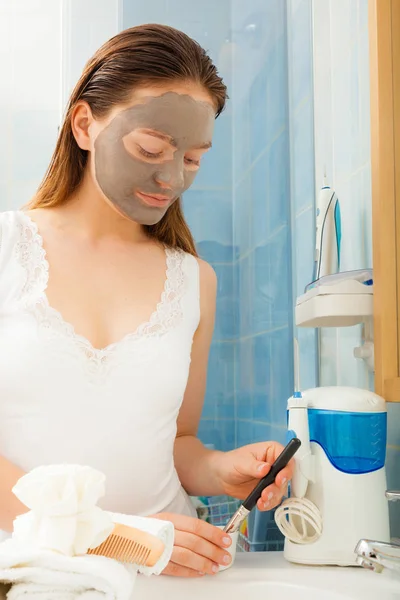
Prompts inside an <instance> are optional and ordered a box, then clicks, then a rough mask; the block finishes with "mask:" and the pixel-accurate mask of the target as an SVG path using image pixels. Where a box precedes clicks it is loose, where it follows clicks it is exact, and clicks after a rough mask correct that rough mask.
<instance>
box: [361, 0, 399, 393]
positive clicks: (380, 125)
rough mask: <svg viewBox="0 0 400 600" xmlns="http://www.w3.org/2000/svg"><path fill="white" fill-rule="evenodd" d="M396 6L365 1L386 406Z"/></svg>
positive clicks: (393, 333)
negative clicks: (367, 9)
mask: <svg viewBox="0 0 400 600" xmlns="http://www.w3.org/2000/svg"><path fill="white" fill-rule="evenodd" d="M399 5H400V0H370V1H369V28H370V33H369V39H370V88H371V169H372V223H373V225H372V230H373V231H372V236H373V262H374V341H375V389H376V392H377V393H378V394H380V395H382V396H383V397H385V398H386V399H387V400H388V401H397V400H398V401H400V386H399V385H397V384H398V383H400V379H399V374H400V356H399V354H400V353H399V348H400V345H399V333H398V329H399V328H398V325H397V323H398V320H399V319H398V314H400V311H399V309H400V307H399V304H398V302H399V301H398V285H400V278H399V277H398V273H397V251H398V248H397V243H396V228H397V227H399V224H398V223H397V224H396V186H395V158H396V157H395V126H394V86H395V85H396V86H397V85H398V81H397V78H396V81H394V79H393V67H394V64H393V50H394V48H396V47H397V45H396V46H395V47H394V46H393V42H394V38H397V37H398V32H399V31H400V30H399V29H397V33H396V35H393V32H394V29H395V24H392V18H393V16H394V17H395V18H397V17H398V15H397V11H398V10H400V6H399ZM392 26H393V30H392ZM395 43H396V44H397V39H396V40H395ZM399 289H400V288H399ZM397 380H398V381H397Z"/></svg>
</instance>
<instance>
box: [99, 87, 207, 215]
mask: <svg viewBox="0 0 400 600" xmlns="http://www.w3.org/2000/svg"><path fill="white" fill-rule="evenodd" d="M214 121H215V112H214V110H213V107H212V106H211V104H209V103H207V102H199V101H197V100H195V99H194V98H192V97H191V96H187V95H183V94H176V93H174V92H168V93H166V94H163V95H162V96H156V97H151V98H146V99H145V100H144V103H143V104H136V105H135V106H132V107H131V108H128V109H127V110H123V111H122V112H120V113H119V114H118V115H117V116H116V117H114V119H113V120H112V121H111V122H110V123H109V124H108V125H107V126H106V127H105V129H103V131H102V132H101V133H100V134H99V135H98V136H97V138H96V140H95V144H94V149H95V157H94V162H95V175H96V180H97V183H98V185H99V187H100V189H101V190H102V192H103V194H104V195H105V196H106V197H107V198H108V200H109V201H110V202H112V203H113V204H114V205H115V206H116V207H117V208H118V210H119V211H120V212H121V213H123V214H124V215H125V216H126V217H127V218H129V219H131V220H132V221H135V222H136V223H139V224H141V225H154V224H156V223H158V222H159V221H160V220H161V219H162V218H163V216H164V215H165V213H166V212H167V210H168V208H169V207H170V206H171V204H172V203H173V202H175V201H176V200H177V199H178V198H179V196H180V195H181V194H182V193H183V192H184V191H185V190H187V189H188V188H189V187H190V186H191V184H192V183H193V180H194V178H195V176H196V173H197V170H198V163H199V160H200V158H201V154H202V152H204V149H205V148H207V147H209V146H210V143H211V138H212V134H213V130H214Z"/></svg>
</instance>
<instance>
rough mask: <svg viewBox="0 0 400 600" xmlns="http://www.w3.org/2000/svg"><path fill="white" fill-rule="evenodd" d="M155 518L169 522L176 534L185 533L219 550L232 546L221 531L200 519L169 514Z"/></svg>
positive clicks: (228, 538) (230, 541) (229, 539)
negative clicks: (203, 540)
mask: <svg viewBox="0 0 400 600" xmlns="http://www.w3.org/2000/svg"><path fill="white" fill-rule="evenodd" d="M157 518H159V519H163V520H165V521H171V523H173V524H174V526H175V532H176V533H177V532H178V531H186V532H187V533H191V534H194V535H195V536H198V537H200V538H203V539H205V540H208V541H209V542H211V543H213V544H215V545H216V546H220V547H221V548H228V547H229V546H230V545H231V544H232V540H231V538H230V537H229V536H228V535H227V534H226V533H224V532H223V531H222V530H221V529H218V527H215V526H214V525H211V524H210V523H206V522H205V521H201V520H200V519H195V518H193V517H186V516H184V515H176V514H171V513H161V514H159V515H157Z"/></svg>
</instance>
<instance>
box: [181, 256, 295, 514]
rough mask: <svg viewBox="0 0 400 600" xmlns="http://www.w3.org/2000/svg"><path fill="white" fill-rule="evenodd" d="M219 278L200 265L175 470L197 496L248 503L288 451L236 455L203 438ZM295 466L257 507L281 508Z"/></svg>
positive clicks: (249, 449)
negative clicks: (200, 428) (196, 320)
mask: <svg viewBox="0 0 400 600" xmlns="http://www.w3.org/2000/svg"><path fill="white" fill-rule="evenodd" d="M216 290H217V279H216V275H215V273H214V271H213V269H212V268H211V267H210V266H209V265H208V264H207V263H204V262H202V261H200V309H201V317H200V324H199V327H198V329H197V331H196V334H195V337H194V340H193V346H192V361H191V367H190V373H189V379H188V384H187V387H186V392H185V396H184V400H183V403H182V407H181V410H180V412H179V417H178V431H177V438H176V441H175V453H174V454H175V466H176V470H177V472H178V475H179V478H180V480H181V483H182V485H183V487H184V488H185V489H186V491H187V492H188V493H189V494H190V495H192V496H219V495H222V494H228V495H230V496H233V497H235V498H240V499H244V498H246V497H247V495H248V494H249V493H250V492H251V491H252V490H253V488H254V487H255V485H256V484H257V482H258V480H259V479H261V478H262V477H264V476H265V475H266V474H267V473H268V471H269V470H270V468H271V465H272V464H273V462H274V461H275V460H276V458H277V457H278V456H279V454H280V453H281V452H282V450H283V446H282V445H281V444H279V443H277V442H273V441H265V442H260V443H257V444H251V445H249V446H244V447H242V448H238V449H236V450H232V451H231V452H217V451H214V450H207V448H205V447H204V446H203V444H202V443H201V442H200V440H198V439H197V430H198V426H199V421H200V417H201V412H202V409H203V401H204V394H205V389H206V379H207V363H208V354H209V349H210V344H211V339H212V335H213V330H214V321H215V304H216ZM293 466H294V461H293V459H292V460H291V461H290V463H289V465H288V466H287V467H286V468H285V469H283V470H282V471H281V472H280V473H279V474H278V475H277V477H276V479H275V482H274V483H273V484H271V485H269V486H268V487H267V488H266V489H265V490H264V491H263V493H262V497H261V498H260V499H259V501H258V503H257V506H258V508H259V509H260V510H270V509H271V508H273V507H274V506H277V505H278V504H279V503H280V502H281V500H282V496H283V494H284V493H285V491H286V486H287V482H288V480H289V479H290V478H291V476H292V473H293Z"/></svg>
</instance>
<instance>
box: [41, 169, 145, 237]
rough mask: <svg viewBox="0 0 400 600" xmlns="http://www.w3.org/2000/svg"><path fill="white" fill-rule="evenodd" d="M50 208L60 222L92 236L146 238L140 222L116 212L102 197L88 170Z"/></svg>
mask: <svg viewBox="0 0 400 600" xmlns="http://www.w3.org/2000/svg"><path fill="white" fill-rule="evenodd" d="M52 210H53V211H54V212H57V213H58V215H59V216H60V218H62V220H63V221H64V226H67V227H69V226H71V227H73V228H74V229H75V230H80V231H81V232H82V233H84V234H85V235H87V236H89V237H90V238H92V239H93V240H98V239H101V238H105V237H117V238H119V239H126V240H129V241H134V242H141V241H144V240H148V236H147V235H146V232H145V230H144V229H143V227H142V226H141V225H139V224H138V223H135V222H134V221H131V220H129V219H128V218H126V217H124V216H123V215H120V214H119V213H118V212H117V211H116V210H115V209H114V208H113V206H112V205H111V204H109V203H108V202H107V201H106V200H105V199H104V197H103V196H102V194H101V192H100V190H99V189H98V188H97V186H96V184H95V183H94V181H93V180H92V178H91V176H90V174H89V173H88V171H87V172H86V174H85V175H84V178H83V180H82V183H81V184H80V186H79V187H78V189H77V190H76V191H75V192H74V193H73V194H72V196H71V197H70V199H69V200H68V201H67V202H66V203H65V204H63V205H61V206H57V207H55V208H54V209H52Z"/></svg>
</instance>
